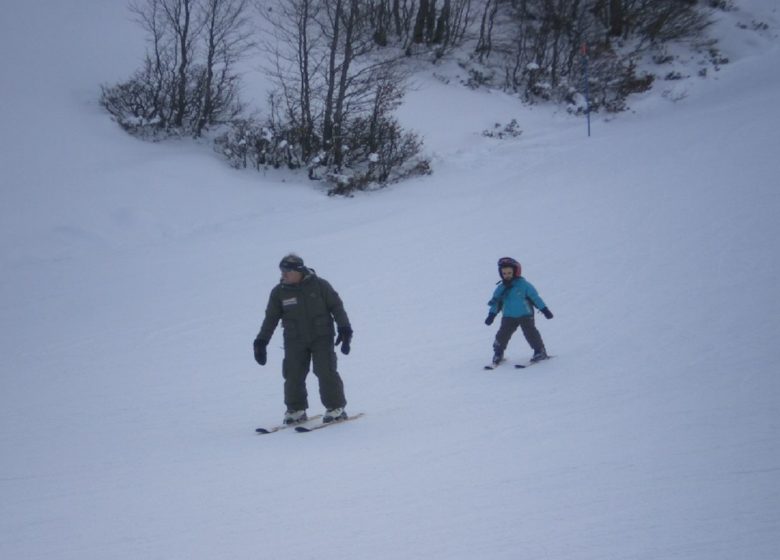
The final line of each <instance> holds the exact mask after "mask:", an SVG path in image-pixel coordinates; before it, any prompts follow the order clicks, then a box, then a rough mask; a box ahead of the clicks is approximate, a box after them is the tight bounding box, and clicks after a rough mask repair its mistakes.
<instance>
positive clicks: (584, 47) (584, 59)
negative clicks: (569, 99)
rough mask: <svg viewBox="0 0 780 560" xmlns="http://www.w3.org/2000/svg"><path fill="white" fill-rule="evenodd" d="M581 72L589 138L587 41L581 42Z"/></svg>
mask: <svg viewBox="0 0 780 560" xmlns="http://www.w3.org/2000/svg"><path fill="white" fill-rule="evenodd" d="M582 74H583V77H584V79H585V116H586V117H587V119H588V138H590V78H589V76H588V43H582Z"/></svg>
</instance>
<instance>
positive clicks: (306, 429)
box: [295, 412, 365, 434]
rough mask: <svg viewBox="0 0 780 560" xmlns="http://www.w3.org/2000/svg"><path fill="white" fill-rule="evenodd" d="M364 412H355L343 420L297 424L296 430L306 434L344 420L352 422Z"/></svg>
mask: <svg viewBox="0 0 780 560" xmlns="http://www.w3.org/2000/svg"><path fill="white" fill-rule="evenodd" d="M364 414H365V412H358V413H357V414H353V415H352V416H349V417H347V418H344V419H343V420H334V421H333V422H328V423H327V424H326V423H324V422H320V423H319V424H314V425H313V426H312V425H311V424H309V425H304V426H295V431H296V432H298V433H300V434H305V433H308V432H313V431H314V430H321V429H323V428H327V427H329V426H335V425H337V424H343V423H344V422H351V421H352V420H357V419H358V418H360V417H361V416H363V415H364Z"/></svg>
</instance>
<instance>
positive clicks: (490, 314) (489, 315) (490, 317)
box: [485, 313, 496, 325]
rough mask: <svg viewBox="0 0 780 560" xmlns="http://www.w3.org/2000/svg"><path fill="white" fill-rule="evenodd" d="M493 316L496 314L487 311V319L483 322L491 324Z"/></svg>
mask: <svg viewBox="0 0 780 560" xmlns="http://www.w3.org/2000/svg"><path fill="white" fill-rule="evenodd" d="M495 318H496V314H495V313H488V316H487V319H485V324H486V325H492V324H493V320H494V319H495Z"/></svg>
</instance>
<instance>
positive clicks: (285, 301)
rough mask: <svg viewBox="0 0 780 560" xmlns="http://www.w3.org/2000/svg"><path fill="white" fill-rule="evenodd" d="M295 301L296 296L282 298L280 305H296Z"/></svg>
mask: <svg viewBox="0 0 780 560" xmlns="http://www.w3.org/2000/svg"><path fill="white" fill-rule="evenodd" d="M297 303H298V298H297V297H291V298H287V299H283V300H282V305H283V306H284V307H287V306H290V305H296V304H297Z"/></svg>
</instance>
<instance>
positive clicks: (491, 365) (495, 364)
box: [485, 358, 506, 369]
mask: <svg viewBox="0 0 780 560" xmlns="http://www.w3.org/2000/svg"><path fill="white" fill-rule="evenodd" d="M505 361H506V358H501V361H500V362H490V363H489V364H488V365H486V366H485V369H496V368H497V367H498V366H500V365H501V364H502V363H504V362H505Z"/></svg>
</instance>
